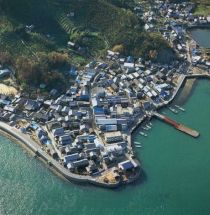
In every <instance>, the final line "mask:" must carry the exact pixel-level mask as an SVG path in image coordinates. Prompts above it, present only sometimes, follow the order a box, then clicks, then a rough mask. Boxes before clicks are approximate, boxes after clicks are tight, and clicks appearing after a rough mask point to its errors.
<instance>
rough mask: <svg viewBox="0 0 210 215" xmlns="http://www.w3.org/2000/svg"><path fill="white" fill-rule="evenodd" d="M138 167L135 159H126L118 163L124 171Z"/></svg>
mask: <svg viewBox="0 0 210 215" xmlns="http://www.w3.org/2000/svg"><path fill="white" fill-rule="evenodd" d="M136 167H138V164H137V163H136V162H135V161H134V160H126V161H123V162H121V163H119V164H118V168H119V169H121V170H122V171H123V172H126V171H128V170H132V169H134V168H136Z"/></svg>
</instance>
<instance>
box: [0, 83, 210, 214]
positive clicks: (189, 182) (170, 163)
mask: <svg viewBox="0 0 210 215" xmlns="http://www.w3.org/2000/svg"><path fill="white" fill-rule="evenodd" d="M192 95H193V96H191V97H190V98H189V99H188V100H187V102H186V103H185V104H184V107H185V108H186V110H187V111H186V112H185V113H183V112H180V113H179V114H178V115H175V114H173V113H171V112H170V111H168V110H164V112H166V114H167V116H169V117H172V118H173V119H175V120H177V121H179V122H182V123H184V124H186V125H188V126H190V127H193V128H195V129H197V130H199V132H200V133H201V136H200V137H199V138H198V139H193V138H191V137H189V136H186V135H185V134H183V133H180V132H178V131H177V130H175V129H174V128H172V127H170V126H168V125H166V124H164V123H163V122H160V121H158V120H155V119H154V120H153V121H152V123H153V128H152V130H151V131H149V132H148V133H149V136H148V137H147V138H145V137H142V136H138V135H137V136H136V138H135V139H136V141H139V142H141V143H142V145H143V148H142V149H137V155H138V156H139V158H140V159H141V162H142V165H143V168H144V171H145V175H144V180H143V182H142V183H136V184H134V185H128V186H125V187H121V188H119V189H116V190H107V189H103V188H98V187H94V186H82V185H75V184H72V183H69V182H66V181H64V180H62V179H60V178H59V177H57V176H56V175H54V174H53V173H52V172H51V171H50V170H48V169H47V168H46V166H45V165H44V164H43V163H42V162H40V161H39V160H36V159H35V158H33V157H31V156H30V155H29V154H27V153H26V152H25V151H24V150H23V149H22V148H20V147H19V146H18V145H17V144H15V143H13V142H11V141H10V140H7V139H6V138H4V137H0V165H1V168H0V215H6V214H7V215H29V214H34V215H45V214H46V215H57V214H70V215H80V214H81V215H83V214H84V215H98V214H100V215H119V214H120V215H129V214H131V215H139V214H140V215H141V214H142V215H153V214H154V215H163V214H166V215H188V214H189V215H198V214H202V215H209V214H210V204H209V199H210V189H209V187H210V120H209V118H210V108H209V107H210V82H209V81H207V80H202V81H198V82H197V86H196V88H195V89H194V91H193V94H192Z"/></svg>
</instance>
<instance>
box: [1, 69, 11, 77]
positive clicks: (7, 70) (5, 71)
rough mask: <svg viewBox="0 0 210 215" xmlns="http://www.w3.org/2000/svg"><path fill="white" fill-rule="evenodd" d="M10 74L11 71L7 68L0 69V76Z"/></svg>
mask: <svg viewBox="0 0 210 215" xmlns="http://www.w3.org/2000/svg"><path fill="white" fill-rule="evenodd" d="M10 74H11V71H10V70H9V69H0V78H4V77H6V76H9V75H10Z"/></svg>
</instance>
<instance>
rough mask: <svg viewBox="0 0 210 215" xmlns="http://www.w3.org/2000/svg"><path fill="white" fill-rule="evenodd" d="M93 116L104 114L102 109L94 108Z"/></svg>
mask: <svg viewBox="0 0 210 215" xmlns="http://www.w3.org/2000/svg"><path fill="white" fill-rule="evenodd" d="M94 113H95V114H104V109H103V108H101V107H94Z"/></svg>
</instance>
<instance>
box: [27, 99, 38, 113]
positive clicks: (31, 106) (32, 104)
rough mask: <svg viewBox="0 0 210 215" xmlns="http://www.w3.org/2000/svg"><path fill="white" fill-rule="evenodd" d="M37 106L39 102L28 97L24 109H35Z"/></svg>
mask: <svg viewBox="0 0 210 215" xmlns="http://www.w3.org/2000/svg"><path fill="white" fill-rule="evenodd" d="M38 108H39V103H38V102H37V101H34V100H31V99H28V100H27V101H26V103H25V109H26V110H28V111H35V110H37V109H38Z"/></svg>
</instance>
